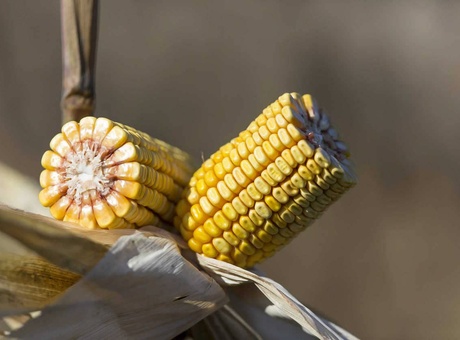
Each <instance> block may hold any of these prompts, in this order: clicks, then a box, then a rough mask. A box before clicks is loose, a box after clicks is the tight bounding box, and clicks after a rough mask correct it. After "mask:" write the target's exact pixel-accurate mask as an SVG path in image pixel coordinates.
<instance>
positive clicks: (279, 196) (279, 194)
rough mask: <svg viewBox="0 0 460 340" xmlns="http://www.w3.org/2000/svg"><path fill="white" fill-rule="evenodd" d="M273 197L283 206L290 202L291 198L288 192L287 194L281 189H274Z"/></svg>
mask: <svg viewBox="0 0 460 340" xmlns="http://www.w3.org/2000/svg"><path fill="white" fill-rule="evenodd" d="M272 195H273V197H275V198H276V200H277V201H278V202H280V203H281V204H284V203H286V202H287V201H289V196H288V194H286V192H285V191H284V190H283V189H282V188H281V187H276V188H273V191H272Z"/></svg>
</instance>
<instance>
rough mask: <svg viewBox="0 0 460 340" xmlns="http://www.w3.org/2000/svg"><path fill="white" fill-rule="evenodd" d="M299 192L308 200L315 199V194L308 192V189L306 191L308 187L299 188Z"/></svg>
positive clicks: (312, 200)
mask: <svg viewBox="0 0 460 340" xmlns="http://www.w3.org/2000/svg"><path fill="white" fill-rule="evenodd" d="M300 194H301V195H302V197H304V198H305V199H306V200H307V201H309V202H314V201H316V196H315V195H313V194H312V193H310V191H308V188H302V189H300Z"/></svg>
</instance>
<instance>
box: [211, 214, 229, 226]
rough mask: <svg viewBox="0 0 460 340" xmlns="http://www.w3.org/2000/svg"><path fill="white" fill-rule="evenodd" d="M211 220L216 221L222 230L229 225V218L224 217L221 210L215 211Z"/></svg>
mask: <svg viewBox="0 0 460 340" xmlns="http://www.w3.org/2000/svg"><path fill="white" fill-rule="evenodd" d="M213 220H214V222H215V223H216V225H217V226H218V227H219V228H220V229H222V230H228V229H230V227H231V223H230V220H229V219H228V218H227V217H225V215H224V213H223V212H222V211H218V212H216V213H215V214H214V216H213Z"/></svg>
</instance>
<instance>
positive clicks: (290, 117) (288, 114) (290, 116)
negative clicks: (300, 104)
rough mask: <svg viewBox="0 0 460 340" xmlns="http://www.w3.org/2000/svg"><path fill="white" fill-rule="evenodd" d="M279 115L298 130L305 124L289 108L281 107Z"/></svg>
mask: <svg viewBox="0 0 460 340" xmlns="http://www.w3.org/2000/svg"><path fill="white" fill-rule="evenodd" d="M281 114H282V115H283V117H284V119H286V120H287V121H288V122H289V123H292V124H293V125H294V126H296V127H298V128H302V127H303V126H304V124H305V122H304V121H303V119H302V118H301V116H300V115H299V114H298V113H297V112H295V111H294V110H293V109H292V108H291V107H289V106H285V107H283V109H282V110H281Z"/></svg>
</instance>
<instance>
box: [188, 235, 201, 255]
mask: <svg viewBox="0 0 460 340" xmlns="http://www.w3.org/2000/svg"><path fill="white" fill-rule="evenodd" d="M187 243H188V246H189V247H190V249H192V250H193V251H194V252H195V253H201V247H202V246H203V244H202V243H201V242H199V241H197V240H195V239H194V238H191V239H190V240H188V242H187Z"/></svg>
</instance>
